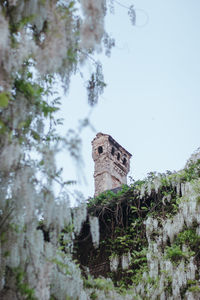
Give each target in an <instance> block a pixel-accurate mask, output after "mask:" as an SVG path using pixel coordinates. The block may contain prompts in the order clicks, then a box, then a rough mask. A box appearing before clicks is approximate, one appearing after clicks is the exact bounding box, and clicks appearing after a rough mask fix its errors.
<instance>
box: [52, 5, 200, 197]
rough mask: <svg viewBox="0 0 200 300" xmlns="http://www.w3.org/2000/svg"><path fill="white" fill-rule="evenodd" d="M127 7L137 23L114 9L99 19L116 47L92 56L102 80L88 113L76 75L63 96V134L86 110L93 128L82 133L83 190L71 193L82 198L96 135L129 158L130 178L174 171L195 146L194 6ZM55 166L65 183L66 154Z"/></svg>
mask: <svg viewBox="0 0 200 300" xmlns="http://www.w3.org/2000/svg"><path fill="white" fill-rule="evenodd" d="M119 1H121V3H123V4H125V5H126V4H127V5H129V4H130V3H131V2H130V1H125V0H119ZM133 4H134V7H135V9H136V18H137V21H136V26H134V27H133V26H132V25H131V23H130V21H129V19H128V16H127V11H126V10H125V9H123V8H122V7H120V6H118V5H117V4H116V5H115V8H116V9H115V14H114V15H109V16H108V17H107V19H106V28H107V31H108V33H110V34H111V35H112V36H113V37H114V38H115V39H116V47H115V48H113V50H112V55H111V58H107V57H105V56H104V55H100V56H99V59H100V60H101V61H102V62H103V68H104V76H105V81H106V83H107V88H106V89H105V93H104V94H103V96H102V97H101V98H100V100H99V104H98V105H97V106H96V107H95V109H93V110H92V112H90V110H91V109H90V108H89V107H88V106H87V95H86V92H85V90H84V88H83V87H82V84H81V80H80V78H79V77H78V76H76V77H74V78H73V80H72V83H71V88H70V91H69V94H68V96H67V98H66V97H63V108H62V113H61V115H62V116H63V117H64V118H65V122H64V124H65V125H64V127H63V129H62V133H64V132H66V131H67V129H68V128H70V127H76V126H77V124H78V120H79V119H82V118H84V117H85V116H87V115H88V114H89V113H90V120H91V123H92V124H93V126H94V128H95V129H96V132H92V131H91V130H90V129H89V128H88V129H86V130H85V131H84V132H83V134H82V137H83V158H84V173H85V177H86V180H87V185H85V184H84V183H83V182H82V184H81V183H78V185H77V187H76V188H77V189H78V190H81V191H82V192H83V193H84V195H85V197H86V198H87V197H88V196H93V193H94V181H93V168H94V165H93V161H92V156H91V150H92V148H91V140H92V139H93V138H94V137H95V135H96V133H97V132H103V133H107V134H110V135H111V136H112V137H113V138H114V139H115V140H116V141H117V142H118V143H120V144H121V145H122V146H123V147H124V148H126V149H127V150H128V151H129V152H130V153H132V155H133V157H132V161H131V171H130V174H129V175H131V176H132V177H133V178H134V179H139V178H140V179H142V178H144V177H145V176H146V174H147V173H148V172H150V171H158V172H165V171H166V170H171V171H173V170H179V169H181V168H183V167H184V164H185V162H186V160H187V159H188V158H189V156H190V155H191V153H192V152H193V151H194V150H196V148H198V147H199V146H200V116H199V115H200V99H199V98H200V1H199V0H190V1H185V0H136V1H134V2H133ZM145 24H146V25H145ZM143 25H145V26H143ZM58 164H59V166H62V167H63V168H64V177H65V179H66V180H70V179H76V169H75V168H74V167H73V166H72V164H71V162H70V159H69V158H68V157H67V153H66V152H63V153H62V154H60V155H59V157H58Z"/></svg>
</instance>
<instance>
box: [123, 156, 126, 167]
mask: <svg viewBox="0 0 200 300" xmlns="http://www.w3.org/2000/svg"><path fill="white" fill-rule="evenodd" d="M123 165H124V166H126V158H125V157H124V159H123Z"/></svg>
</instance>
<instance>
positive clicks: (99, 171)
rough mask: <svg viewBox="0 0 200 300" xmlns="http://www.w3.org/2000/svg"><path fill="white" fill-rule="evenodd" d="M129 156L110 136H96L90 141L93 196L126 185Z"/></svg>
mask: <svg viewBox="0 0 200 300" xmlns="http://www.w3.org/2000/svg"><path fill="white" fill-rule="evenodd" d="M131 156H132V155H131V154H130V153H129V152H128V151H126V150H125V149H124V148H123V147H122V146H121V145H119V144H118V143H117V142H116V141H115V140H114V139H113V138H112V137H111V136H110V135H108V134H103V133H98V134H97V135H96V137H95V138H94V140H93V141H92V157H93V160H94V164H95V165H94V181H95V196H97V195H98V194H100V193H102V192H104V191H106V190H112V189H114V188H117V187H120V186H121V185H122V184H126V183H127V174H128V172H129V169H130V158H131Z"/></svg>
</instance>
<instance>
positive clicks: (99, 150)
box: [98, 146, 103, 154]
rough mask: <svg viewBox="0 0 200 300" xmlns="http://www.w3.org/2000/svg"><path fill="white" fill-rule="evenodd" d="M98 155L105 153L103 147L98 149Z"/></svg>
mask: <svg viewBox="0 0 200 300" xmlns="http://www.w3.org/2000/svg"><path fill="white" fill-rule="evenodd" d="M98 153H99V154H101V153H103V147H102V146H99V147H98Z"/></svg>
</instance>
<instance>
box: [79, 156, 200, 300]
mask: <svg viewBox="0 0 200 300" xmlns="http://www.w3.org/2000/svg"><path fill="white" fill-rule="evenodd" d="M199 176H200V156H199V153H198V151H197V152H196V153H195V154H194V155H193V156H192V158H191V159H190V160H189V161H188V162H187V165H186V167H185V168H184V169H183V170H181V171H179V172H176V173H171V172H167V173H166V174H156V173H150V174H149V175H148V177H147V178H145V180H142V181H136V182H134V183H133V184H132V185H131V186H123V187H122V189H121V191H119V192H118V193H117V194H115V193H113V192H112V191H107V192H105V193H103V194H101V195H99V196H98V197H96V198H94V199H89V201H88V204H87V211H88V217H87V220H86V222H85V223H84V224H83V227H82V230H81V232H80V234H79V235H78V236H77V238H76V240H75V247H74V257H75V258H76V259H77V260H78V261H79V263H80V267H81V270H82V274H83V276H84V278H85V279H84V284H85V286H86V287H90V289H91V297H92V299H98V297H99V296H98V289H100V290H101V289H104V288H103V286H104V283H103V281H104V280H105V279H103V278H110V282H109V281H108V282H109V287H110V289H111V290H112V289H114V290H115V292H117V293H119V295H121V297H122V299H199V296H200V281H199V280H200V274H199V265H200V214H199V213H200V179H199ZM91 216H92V218H95V217H96V219H97V220H98V223H99V224H98V226H97V225H96V236H95V234H94V231H95V230H94V227H95V226H94V225H93V224H91V222H90V219H91ZM96 224H97V221H96ZM98 228H99V231H100V236H99V234H98ZM98 237H99V241H98V242H97V241H96V239H97V238H98ZM97 245H99V246H98V247H97ZM91 275H92V276H93V277H91ZM101 284H102V287H101ZM112 284H113V285H112ZM99 285H100V286H99ZM107 285H108V283H107V284H105V289H109V288H108V286H107ZM105 293H106V291H105ZM107 293H108V291H107ZM94 295H96V298H95V296H94ZM119 295H118V297H120V296H119ZM107 297H108V296H107ZM100 299H101V298H100Z"/></svg>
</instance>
